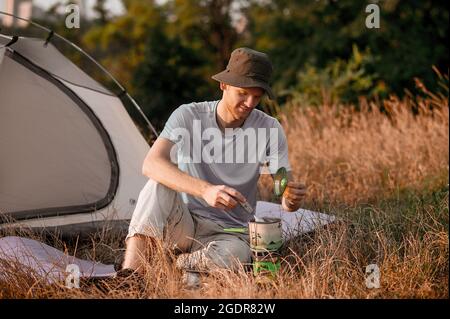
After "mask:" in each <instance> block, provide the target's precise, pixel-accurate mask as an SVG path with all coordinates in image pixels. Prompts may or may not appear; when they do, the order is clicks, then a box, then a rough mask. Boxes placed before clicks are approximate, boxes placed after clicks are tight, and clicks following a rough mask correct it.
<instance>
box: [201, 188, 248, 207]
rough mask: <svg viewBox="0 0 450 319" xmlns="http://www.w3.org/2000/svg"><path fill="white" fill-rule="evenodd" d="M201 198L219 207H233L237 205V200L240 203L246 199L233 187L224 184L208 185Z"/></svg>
mask: <svg viewBox="0 0 450 319" xmlns="http://www.w3.org/2000/svg"><path fill="white" fill-rule="evenodd" d="M202 197H203V199H204V200H205V201H206V202H207V203H208V205H209V206H211V207H216V208H221V209H227V210H228V209H233V208H235V207H236V205H238V202H237V201H236V199H237V200H239V201H240V202H241V203H243V202H245V201H246V199H245V197H244V196H242V194H241V193H239V192H238V191H237V190H235V189H234V188H231V187H228V186H225V185H210V186H208V187H207V188H206V190H205V191H204V192H203V196H202Z"/></svg>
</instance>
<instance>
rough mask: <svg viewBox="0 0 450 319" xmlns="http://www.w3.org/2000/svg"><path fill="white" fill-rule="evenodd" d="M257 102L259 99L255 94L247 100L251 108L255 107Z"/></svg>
mask: <svg viewBox="0 0 450 319" xmlns="http://www.w3.org/2000/svg"><path fill="white" fill-rule="evenodd" d="M257 104H258V99H257V98H255V97H253V96H250V97H248V98H247V100H246V101H245V106H246V107H247V108H249V109H252V108H254V107H255V106H256V105H257Z"/></svg>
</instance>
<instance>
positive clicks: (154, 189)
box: [127, 179, 251, 268]
mask: <svg viewBox="0 0 450 319" xmlns="http://www.w3.org/2000/svg"><path fill="white" fill-rule="evenodd" d="M225 227H226V226H225V225H224V224H221V223H217V222H214V221H212V220H209V219H207V218H204V217H201V216H198V215H195V214H191V213H190V212H189V210H188V208H187V206H186V204H185V203H184V202H183V201H182V199H181V195H180V194H179V193H178V192H176V191H174V190H172V189H170V188H168V187H166V186H164V185H162V184H160V183H157V182H156V181H154V180H152V179H149V180H148V182H147V184H146V185H145V186H144V188H143V189H142V191H141V192H140V194H139V198H138V201H137V204H136V208H135V210H134V212H133V216H132V218H131V222H130V227H129V230H128V236H127V239H128V238H129V237H132V236H134V235H135V234H142V235H145V236H149V237H155V238H159V239H161V240H163V241H164V243H165V244H166V245H167V246H168V248H171V249H175V250H177V251H179V252H194V251H197V250H200V249H203V250H204V255H205V256H206V257H207V258H208V259H209V260H210V261H212V262H213V263H214V264H216V265H217V266H219V267H221V268H233V266H235V265H236V264H237V261H239V262H240V263H242V264H245V263H249V262H250V261H251V252H250V247H249V243H248V235H246V234H236V233H227V232H224V231H223V228H225Z"/></svg>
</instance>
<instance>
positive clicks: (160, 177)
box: [142, 137, 246, 209]
mask: <svg viewBox="0 0 450 319" xmlns="http://www.w3.org/2000/svg"><path fill="white" fill-rule="evenodd" d="M174 145H175V144H174V143H173V142H171V141H170V140H168V139H165V138H161V137H159V138H158V139H156V141H155V142H154V143H153V146H152V148H151V149H150V151H149V152H148V154H147V156H146V158H145V160H144V164H143V166H142V173H143V174H144V175H145V176H147V177H149V178H151V179H153V180H155V181H157V182H158V183H161V184H163V185H165V186H167V187H169V188H171V189H173V190H175V191H177V192H183V193H187V194H190V195H192V196H195V197H199V198H202V199H204V200H205V201H206V202H207V203H208V204H209V205H210V206H212V207H217V208H222V209H231V208H234V207H235V206H236V205H237V202H236V200H235V198H237V199H238V200H240V201H245V200H246V199H245V198H244V196H242V194H240V193H239V192H238V191H237V190H235V189H233V188H231V187H228V186H225V185H212V184H211V183H208V182H207V181H204V180H202V179H199V178H196V177H193V176H190V175H189V174H186V173H185V172H183V171H181V170H180V169H179V168H178V166H176V165H175V164H174V163H173V162H172V161H171V160H170V151H171V149H172V147H173V146H174Z"/></svg>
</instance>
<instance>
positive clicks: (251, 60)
mask: <svg viewBox="0 0 450 319" xmlns="http://www.w3.org/2000/svg"><path fill="white" fill-rule="evenodd" d="M272 71H273V68H272V63H271V62H270V60H269V57H268V56H267V54H265V53H262V52H259V51H255V50H252V49H249V48H238V49H236V50H234V51H233V52H231V56H230V60H229V61H228V65H227V68H226V69H225V70H224V71H222V72H220V73H217V74H215V75H213V76H212V78H213V79H214V80H216V81H219V82H223V83H225V84H229V85H232V86H236V87H243V88H245V87H259V88H262V89H264V90H265V91H266V93H267V95H268V96H269V98H270V99H271V100H273V99H274V98H275V95H274V94H273V92H272V89H271V88H270V84H269V79H270V76H271V75H272Z"/></svg>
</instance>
